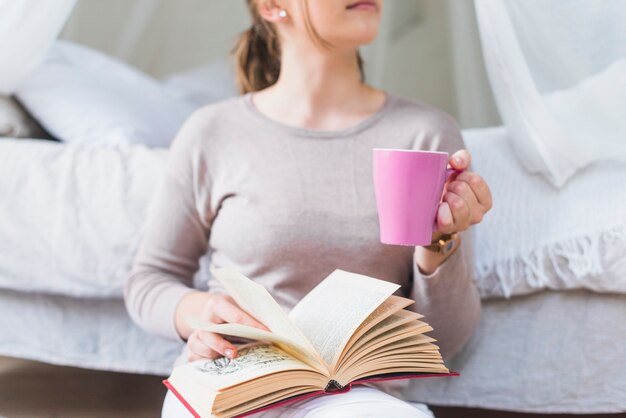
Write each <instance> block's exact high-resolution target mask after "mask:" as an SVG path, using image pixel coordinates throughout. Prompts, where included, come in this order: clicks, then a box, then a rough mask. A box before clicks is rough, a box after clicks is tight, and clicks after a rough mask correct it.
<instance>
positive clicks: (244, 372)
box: [170, 344, 316, 392]
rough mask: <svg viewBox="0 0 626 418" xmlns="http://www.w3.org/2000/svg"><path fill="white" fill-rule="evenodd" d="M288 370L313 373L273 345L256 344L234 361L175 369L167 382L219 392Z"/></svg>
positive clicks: (203, 361) (219, 360) (199, 362)
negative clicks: (195, 385) (192, 383)
mask: <svg viewBox="0 0 626 418" xmlns="http://www.w3.org/2000/svg"><path fill="white" fill-rule="evenodd" d="M287 370H310V371H312V372H316V370H315V369H313V368H312V367H310V366H307V365H306V364H304V363H302V362H300V361H297V360H295V359H294V358H293V357H291V356H289V355H288V354H286V353H285V352H283V351H282V350H280V349H279V348H277V347H274V346H273V345H262V344H255V345H251V346H248V347H242V348H241V350H240V351H239V355H238V356H237V357H236V358H234V359H228V358H224V357H220V358H217V359H214V360H210V359H201V360H196V361H194V362H191V363H187V364H185V365H182V366H178V367H176V368H174V371H173V372H172V376H171V377H170V380H172V381H174V382H176V381H180V379H187V381H193V382H194V384H197V385H202V386H204V387H206V388H207V389H210V390H211V391H215V392H218V391H221V390H224V389H226V388H228V387H231V386H234V385H237V384H240V383H243V382H247V381H250V380H253V379H256V378H258V377H260V376H265V375H269V374H272V373H277V372H281V371H287Z"/></svg>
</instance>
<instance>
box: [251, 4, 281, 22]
mask: <svg viewBox="0 0 626 418" xmlns="http://www.w3.org/2000/svg"><path fill="white" fill-rule="evenodd" d="M258 8H259V15H260V16H261V17H262V18H263V19H265V20H267V21H268V22H272V23H278V22H282V21H284V20H285V19H287V16H288V13H287V11H286V9H285V8H284V7H282V6H281V5H280V4H279V2H278V1H276V0H259V1H258Z"/></svg>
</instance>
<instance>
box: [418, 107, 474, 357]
mask: <svg viewBox="0 0 626 418" xmlns="http://www.w3.org/2000/svg"><path fill="white" fill-rule="evenodd" d="M432 126H434V127H435V129H436V130H435V133H434V134H433V135H431V136H429V137H427V138H425V140H424V142H423V143H422V144H421V146H420V148H421V149H428V150H433V151H446V152H448V153H449V154H450V155H452V154H453V153H454V152H456V151H458V150H459V149H463V148H465V145H464V143H463V138H462V136H461V132H460V130H459V128H458V126H457V125H456V123H455V122H454V120H452V119H451V118H450V117H448V116H447V115H439V117H438V118H437V121H436V122H435V123H433V124H432ZM416 146H418V145H417V144H416ZM470 170H471V166H470ZM473 233H474V231H473V229H472V227H470V229H468V230H466V231H463V232H461V233H460V234H459V235H460V236H461V244H460V245H459V247H458V248H457V249H456V250H455V251H454V253H452V254H451V255H450V256H449V257H448V258H447V259H446V260H445V261H444V262H443V263H442V264H441V265H440V266H439V267H437V269H436V270H435V271H434V272H433V273H431V274H429V275H424V274H422V273H421V271H420V270H419V268H418V266H417V261H416V258H415V251H414V252H413V255H414V256H413V286H412V289H411V294H410V297H411V298H412V299H413V300H415V302H416V303H415V305H413V306H414V309H415V311H416V312H419V313H420V314H422V315H424V317H425V318H424V320H425V321H426V322H427V323H428V324H429V325H431V326H432V327H433V331H432V332H431V333H430V335H431V336H432V337H433V338H436V339H437V344H438V345H439V347H440V349H441V353H442V355H443V357H444V359H446V360H449V358H451V357H452V356H454V355H455V354H456V353H458V352H459V351H460V350H461V349H462V348H463V346H464V345H465V343H466V342H467V340H468V339H469V338H470V336H471V335H472V334H473V332H474V330H475V329H476V327H477V326H478V323H479V321H480V312H481V306H480V297H479V293H478V290H477V288H476V285H475V282H474V258H473V249H472V235H473Z"/></svg>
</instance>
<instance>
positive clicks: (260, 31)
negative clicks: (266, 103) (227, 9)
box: [233, 0, 280, 94]
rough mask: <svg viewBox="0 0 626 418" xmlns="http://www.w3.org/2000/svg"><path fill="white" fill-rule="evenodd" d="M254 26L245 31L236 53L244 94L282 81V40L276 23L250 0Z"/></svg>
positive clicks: (241, 87) (240, 88)
mask: <svg viewBox="0 0 626 418" xmlns="http://www.w3.org/2000/svg"><path fill="white" fill-rule="evenodd" d="M247 3H248V8H249V9H250V14H251V15H252V27H251V28H250V29H248V30H247V31H245V32H243V33H242V34H241V35H240V37H239V40H238V41H237V44H236V45H235V48H234V50H233V54H234V56H235V66H236V74H235V80H236V83H237V88H238V89H239V92H240V93H241V94H245V93H248V92H253V91H258V90H263V89H264V88H266V87H269V86H271V85H272V84H274V83H276V81H278V75H279V74H280V43H279V42H278V34H277V33H276V30H275V29H274V27H273V26H272V25H271V24H270V23H269V22H267V21H266V20H265V19H263V18H262V17H261V16H260V15H259V12H258V10H257V6H256V1H255V0H247Z"/></svg>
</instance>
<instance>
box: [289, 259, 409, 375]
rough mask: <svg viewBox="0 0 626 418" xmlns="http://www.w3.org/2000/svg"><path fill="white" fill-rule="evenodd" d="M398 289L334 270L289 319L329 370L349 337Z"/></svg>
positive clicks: (393, 285) (397, 287) (308, 295)
mask: <svg viewBox="0 0 626 418" xmlns="http://www.w3.org/2000/svg"><path fill="white" fill-rule="evenodd" d="M399 288H400V286H399V285H397V284H394V283H389V282H386V281H383V280H378V279H374V278H372V277H368V276H364V275H361V274H356V273H350V272H347V271H344V270H339V269H337V270H335V271H334V272H332V273H331V274H330V275H329V276H328V277H326V279H324V280H323V281H322V282H321V283H320V284H319V285H317V286H316V287H315V288H314V289H313V290H311V292H309V294H307V295H306V296H305V297H304V298H303V299H302V300H301V301H300V302H299V303H298V304H297V305H296V306H295V307H294V308H293V310H292V311H291V312H290V313H289V318H291V320H292V321H293V322H294V323H295V324H296V325H297V326H298V328H299V329H300V330H301V331H302V333H303V334H304V335H305V336H306V338H308V340H309V341H310V342H311V344H312V345H313V347H314V348H315V350H316V351H317V352H318V353H319V355H320V356H321V357H322V358H323V359H324V361H325V362H326V364H327V365H328V366H329V368H330V367H331V365H333V361H334V360H335V359H336V358H338V357H339V354H340V353H341V351H342V350H343V348H344V347H345V345H346V344H347V342H348V340H349V339H350V337H351V336H352V334H353V333H354V332H355V331H356V330H357V329H358V328H359V326H360V325H361V324H362V323H363V322H364V321H365V320H366V319H367V317H368V316H369V315H370V314H371V313H372V312H374V310H375V309H376V308H378V307H379V306H380V305H381V304H382V303H383V302H384V301H385V300H386V299H387V298H388V297H389V296H391V295H392V294H393V292H395V291H396V290H397V289H399Z"/></svg>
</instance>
